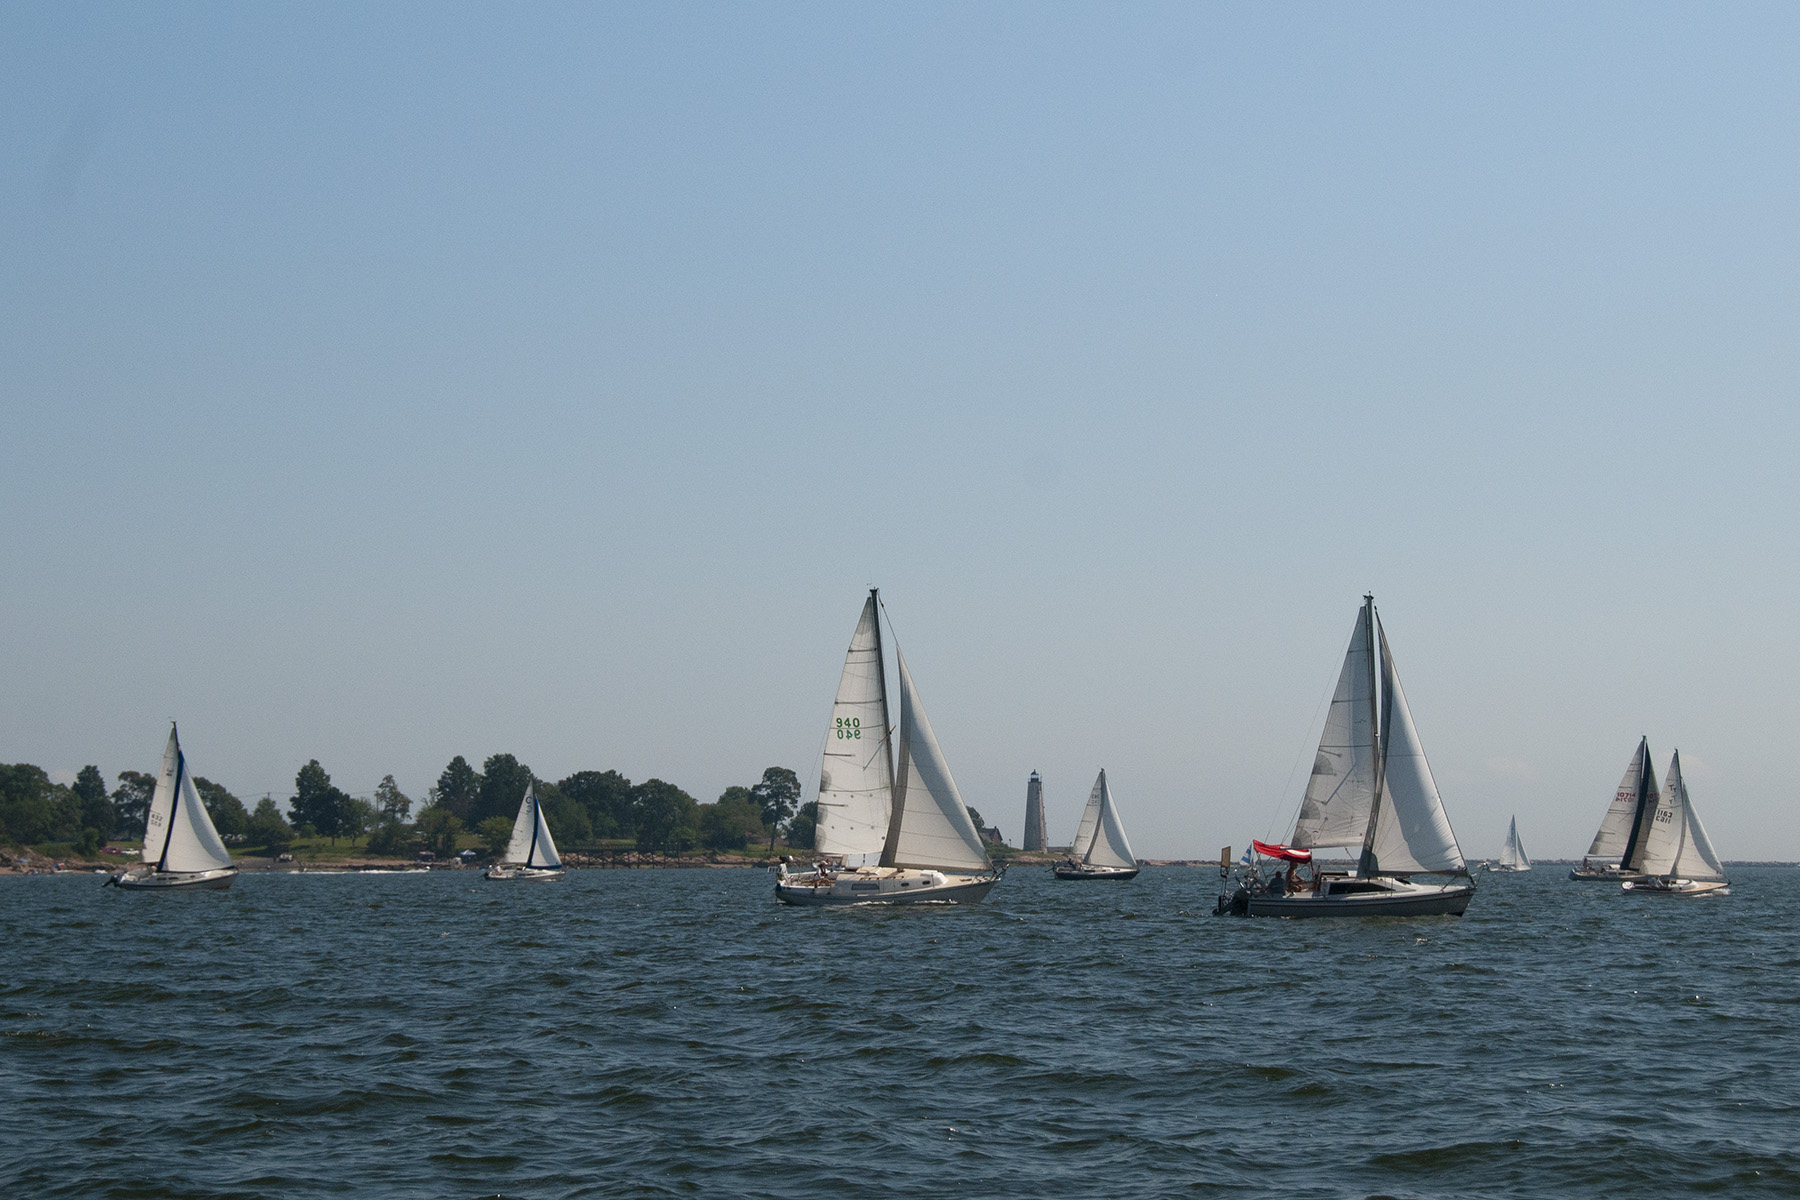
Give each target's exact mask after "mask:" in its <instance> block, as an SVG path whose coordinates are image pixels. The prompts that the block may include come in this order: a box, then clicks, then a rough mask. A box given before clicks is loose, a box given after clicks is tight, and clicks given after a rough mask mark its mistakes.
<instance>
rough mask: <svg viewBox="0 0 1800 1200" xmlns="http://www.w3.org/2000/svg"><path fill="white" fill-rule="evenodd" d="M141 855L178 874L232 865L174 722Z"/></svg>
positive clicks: (165, 869) (145, 829)
mask: <svg viewBox="0 0 1800 1200" xmlns="http://www.w3.org/2000/svg"><path fill="white" fill-rule="evenodd" d="M142 857H143V860H144V861H145V862H146V863H150V864H152V865H153V866H154V867H155V868H156V870H158V871H171V872H177V873H188V872H198V871H217V870H222V869H224V868H225V867H229V866H230V865H231V853H230V851H228V850H226V849H225V843H224V842H222V841H220V840H219V831H218V830H217V829H215V828H214V827H213V823H212V817H210V816H209V815H207V812H206V805H204V804H202V803H201V802H200V793H199V792H197V791H196V790H195V789H194V778H193V775H192V773H191V772H189V770H188V765H187V756H186V755H184V754H182V752H181V741H180V739H179V738H177V737H176V731H175V726H174V725H173V724H171V725H170V726H169V742H168V745H166V746H164V747H163V761H162V770H161V771H160V772H158V773H157V776H156V791H155V792H154V793H153V794H152V795H151V797H150V812H149V814H148V816H147V817H146V819H145V822H144V849H143V851H142Z"/></svg>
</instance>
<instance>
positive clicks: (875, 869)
mask: <svg viewBox="0 0 1800 1200" xmlns="http://www.w3.org/2000/svg"><path fill="white" fill-rule="evenodd" d="M894 662H895V666H896V667H897V668H898V672H897V673H898V675H899V682H900V726H899V745H898V747H897V748H895V747H894V746H893V745H892V742H893V738H892V737H891V736H890V735H891V733H892V732H893V731H892V729H891V728H890V726H889V724H888V690H887V669H886V666H885V665H884V663H883V657H882V648H881V597H880V593H879V591H878V590H876V589H874V588H871V589H869V598H868V601H867V602H866V603H864V605H863V610H862V616H861V617H860V618H859V619H858V620H857V623H856V632H855V633H854V634H852V635H851V638H850V649H849V652H848V653H847V654H846V655H845V657H844V674H843V676H842V678H841V679H840V680H839V681H838V692H837V700H836V702H835V703H834V704H833V705H832V709H831V727H830V728H829V729H828V730H826V734H825V739H826V740H825V752H824V754H823V756H822V760H821V762H820V765H819V800H818V805H819V817H818V825H817V826H816V828H815V831H814V835H813V838H814V840H813V848H814V850H815V851H816V852H817V854H818V855H819V861H818V862H817V863H816V864H815V865H814V866H813V867H812V868H811V869H810V870H805V871H797V872H796V871H790V870H789V869H788V865H787V863H786V862H785V861H784V862H783V863H782V864H781V866H780V868H779V869H778V871H777V875H776V880H775V896H776V898H777V899H779V900H781V901H782V902H784V903H786V904H802V905H828V904H829V905H835V904H918V903H922V902H926V901H955V902H958V903H963V904H973V903H976V902H978V901H980V900H982V899H983V898H985V897H986V896H987V894H988V892H989V891H991V890H992V889H993V886H994V884H996V883H998V882H999V881H1000V872H999V871H998V870H996V868H995V867H994V864H993V863H992V862H991V861H990V860H989V858H988V856H987V849H986V847H985V846H984V845H983V844H982V841H981V834H980V832H979V831H977V830H976V828H975V822H974V821H973V820H972V819H971V818H970V816H969V809H968V806H967V805H965V804H964V803H963V800H962V795H961V794H960V793H959V792H958V791H957V790H956V781H955V780H954V779H952V778H951V777H950V765H949V764H948V763H947V762H945V761H944V752H943V750H942V749H941V748H940V747H939V746H938V741H937V735H936V734H934V733H933V732H932V729H931V722H930V721H929V720H928V719H926V716H925V709H924V707H923V706H922V705H921V704H920V703H919V693H918V689H917V688H916V687H915V686H914V685H913V679H912V672H910V671H909V670H907V667H906V658H905V656H904V655H902V654H901V653H900V652H899V649H898V648H897V647H896V649H895V652H894Z"/></svg>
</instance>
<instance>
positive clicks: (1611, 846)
mask: <svg viewBox="0 0 1800 1200" xmlns="http://www.w3.org/2000/svg"><path fill="white" fill-rule="evenodd" d="M1658 803H1659V797H1658V795H1657V791H1656V770H1655V768H1654V767H1652V766H1651V765H1650V739H1649V738H1647V737H1640V738H1638V745H1637V750H1636V752H1635V753H1633V754H1632V756H1631V762H1630V763H1629V764H1628V765H1627V766H1626V768H1625V775H1624V777H1623V778H1622V779H1620V780H1619V788H1618V790H1617V791H1615V792H1614V793H1613V798H1612V803H1611V804H1609V805H1607V808H1606V815H1605V816H1604V817H1601V818H1600V828H1599V829H1598V830H1596V831H1595V832H1594V841H1593V843H1592V844H1591V845H1589V846H1588V852H1587V853H1586V854H1585V855H1583V856H1582V859H1581V863H1580V865H1579V866H1577V867H1575V868H1574V869H1572V870H1571V871H1570V872H1569V878H1570V879H1577V880H1581V881H1583V882H1588V883H1593V882H1612V883H1621V882H1623V881H1625V880H1627V879H1631V878H1633V877H1634V873H1633V872H1631V871H1627V870H1625V869H1624V868H1623V867H1621V866H1620V862H1621V860H1623V859H1625V858H1627V857H1629V856H1630V854H1631V851H1632V847H1633V845H1634V843H1636V842H1637V841H1638V840H1639V839H1640V838H1641V837H1642V831H1643V829H1644V827H1645V825H1647V824H1648V823H1649V821H1650V819H1651V818H1652V817H1654V816H1655V815H1656V806H1657V804H1658Z"/></svg>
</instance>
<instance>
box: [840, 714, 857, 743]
mask: <svg viewBox="0 0 1800 1200" xmlns="http://www.w3.org/2000/svg"><path fill="white" fill-rule="evenodd" d="M837 735H838V737H839V739H843V738H859V737H861V736H862V718H861V717H839V718H838V719H837Z"/></svg>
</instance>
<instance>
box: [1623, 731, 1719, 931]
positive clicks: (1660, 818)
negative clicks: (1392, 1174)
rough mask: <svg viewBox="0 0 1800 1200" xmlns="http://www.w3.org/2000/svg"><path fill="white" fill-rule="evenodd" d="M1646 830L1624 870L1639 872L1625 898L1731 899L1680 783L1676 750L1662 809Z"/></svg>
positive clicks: (1709, 842) (1629, 882)
mask: <svg viewBox="0 0 1800 1200" xmlns="http://www.w3.org/2000/svg"><path fill="white" fill-rule="evenodd" d="M1649 825H1650V828H1649V830H1648V832H1646V833H1645V835H1644V838H1643V841H1642V843H1641V844H1640V845H1639V846H1638V847H1637V848H1636V850H1635V852H1634V853H1633V854H1632V855H1631V856H1630V857H1629V858H1627V859H1626V860H1625V864H1624V865H1625V867H1626V868H1627V869H1629V870H1635V871H1637V872H1638V873H1639V874H1638V877H1637V878H1636V879H1628V880H1626V881H1625V882H1624V883H1623V884H1621V885H1620V886H1621V887H1623V888H1624V889H1625V890H1626V891H1628V892H1638V893H1645V894H1650V895H1659V896H1704V895H1707V894H1708V893H1713V894H1717V895H1721V896H1722V895H1727V894H1729V893H1730V891H1731V880H1729V879H1727V878H1726V877H1725V868H1724V867H1723V866H1722V865H1721V864H1720V863H1719V856H1718V853H1717V852H1716V851H1714V850H1713V846H1712V839H1711V838H1709V837H1707V836H1706V829H1705V828H1704V827H1703V826H1702V825H1701V824H1700V814H1699V813H1697V812H1695V811H1694V805H1693V802H1692V801H1691V800H1689V799H1688V792H1687V784H1686V783H1685V782H1684V781H1683V780H1682V778H1681V751H1679V750H1677V751H1676V752H1675V757H1674V758H1672V759H1670V760H1669V774H1668V777H1667V778H1666V779H1665V780H1664V782H1663V790H1662V803H1661V804H1660V805H1659V806H1658V807H1657V810H1656V816H1655V818H1654V819H1653V820H1652V821H1650V823H1649Z"/></svg>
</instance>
